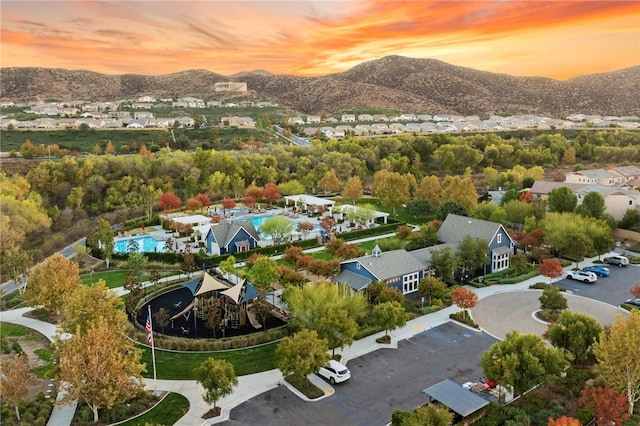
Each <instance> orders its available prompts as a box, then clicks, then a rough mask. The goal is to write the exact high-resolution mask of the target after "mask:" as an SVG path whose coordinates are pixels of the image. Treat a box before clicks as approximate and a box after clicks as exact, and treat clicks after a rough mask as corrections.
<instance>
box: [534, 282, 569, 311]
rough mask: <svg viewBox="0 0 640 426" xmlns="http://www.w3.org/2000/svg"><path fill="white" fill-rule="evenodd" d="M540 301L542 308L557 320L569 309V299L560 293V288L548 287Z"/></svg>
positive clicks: (543, 291)
mask: <svg viewBox="0 0 640 426" xmlns="http://www.w3.org/2000/svg"><path fill="white" fill-rule="evenodd" d="M538 300H540V308H541V309H542V310H544V311H547V312H549V313H550V314H551V317H552V318H556V317H557V316H558V314H559V313H560V312H562V311H563V310H565V309H567V299H565V298H564V296H563V295H562V293H561V292H560V287H555V286H551V285H550V286H548V287H546V288H545V289H544V290H542V295H541V296H540V297H539V298H538Z"/></svg>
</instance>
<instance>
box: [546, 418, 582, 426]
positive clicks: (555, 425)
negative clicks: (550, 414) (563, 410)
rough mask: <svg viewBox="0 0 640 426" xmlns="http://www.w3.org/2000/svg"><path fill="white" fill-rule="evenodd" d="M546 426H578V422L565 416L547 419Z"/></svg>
mask: <svg viewBox="0 0 640 426" xmlns="http://www.w3.org/2000/svg"><path fill="white" fill-rule="evenodd" d="M547 426H580V420H578V419H575V418H573V417H567V416H562V417H558V418H557V419H552V418H549V423H547Z"/></svg>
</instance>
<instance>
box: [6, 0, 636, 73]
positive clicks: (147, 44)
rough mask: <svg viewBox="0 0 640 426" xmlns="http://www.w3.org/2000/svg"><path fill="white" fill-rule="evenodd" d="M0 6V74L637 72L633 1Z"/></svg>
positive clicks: (383, 0)
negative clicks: (399, 67) (410, 68)
mask: <svg viewBox="0 0 640 426" xmlns="http://www.w3.org/2000/svg"><path fill="white" fill-rule="evenodd" d="M5 3H6V5H5V4H4V3H3V14H2V18H1V19H2V22H1V23H2V32H1V33H0V34H1V37H2V39H1V41H2V52H1V55H2V56H1V59H2V65H3V66H51V67H64V68H76V69H77V68H84V69H91V70H95V71H99V72H108V73H118V74H121V73H145V74H160V73H168V72H176V71H181V70H184V69H191V68H205V69H209V70H212V71H214V72H218V73H221V74H232V73H235V72H238V71H242V70H251V69H256V68H261V69H266V70H269V71H271V72H274V73H279V74H282V73H286V74H296V75H323V74H327V73H332V72H340V71H343V70H345V69H347V68H349V67H351V66H354V65H356V64H358V63H361V62H363V61H367V60H372V59H377V58H380V57H383V56H386V55H392V54H394V55H404V56H411V57H424V58H436V59H441V60H444V61H446V62H450V63H453V64H456V65H462V66H467V67H472V68H478V69H484V70H487V71H494V72H507V73H513V74H516V75H543V76H549V77H554V78H567V77H571V76H574V75H578V74H585V73H591V72H601V71H607V70H612V69H619V68H623V67H627V66H632V65H637V64H639V63H640V34H639V31H638V28H639V24H640V3H638V2H637V1H606V0H603V1H583V0H575V1H574V0H571V1H569V0H567V1H544V2H540V1H528V0H527V1H524V0H523V1H498V0H492V1H483V2H476V1H406V2H401V1H386V0H370V1H326V0H325V1H319V2H313V1H309V2H307V1H275V2H261V1H254V2H217V1H195V2H184V1H167V2H145V1H139V2H94V1H84V0H82V1H57V2H38V3H37V7H35V6H34V4H35V3H32V2H30V1H21V2H11V1H10V2H5ZM568 52H572V53H571V54H570V55H568V54H567V53H568ZM571 61H573V63H574V64H572V63H571Z"/></svg>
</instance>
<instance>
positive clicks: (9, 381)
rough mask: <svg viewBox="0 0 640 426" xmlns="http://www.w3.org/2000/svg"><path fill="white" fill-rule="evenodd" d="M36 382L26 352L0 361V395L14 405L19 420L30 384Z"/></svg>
mask: <svg viewBox="0 0 640 426" xmlns="http://www.w3.org/2000/svg"><path fill="white" fill-rule="evenodd" d="M35 383H36V378H35V376H34V375H33V374H32V373H31V367H30V365H29V359H28V358H27V355H26V354H24V353H23V354H18V355H16V356H14V357H11V358H3V360H2V363H0V395H2V399H3V400H4V401H6V402H7V403H9V404H11V405H13V407H14V408H15V410H16V418H17V419H18V421H20V420H21V417H20V407H21V406H22V405H23V404H24V401H25V399H26V397H27V396H28V395H29V386H32V385H34V384H35ZM5 420H6V419H5Z"/></svg>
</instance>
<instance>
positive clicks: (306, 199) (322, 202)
mask: <svg viewBox="0 0 640 426" xmlns="http://www.w3.org/2000/svg"><path fill="white" fill-rule="evenodd" d="M284 200H285V202H286V205H287V206H291V205H293V207H294V208H296V209H302V210H307V211H311V212H313V213H318V212H319V211H320V209H324V210H328V209H329V208H331V206H333V205H334V204H335V203H336V202H335V201H333V200H329V199H327V198H320V197H315V196H313V195H307V194H298V195H287V196H285V197H284Z"/></svg>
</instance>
